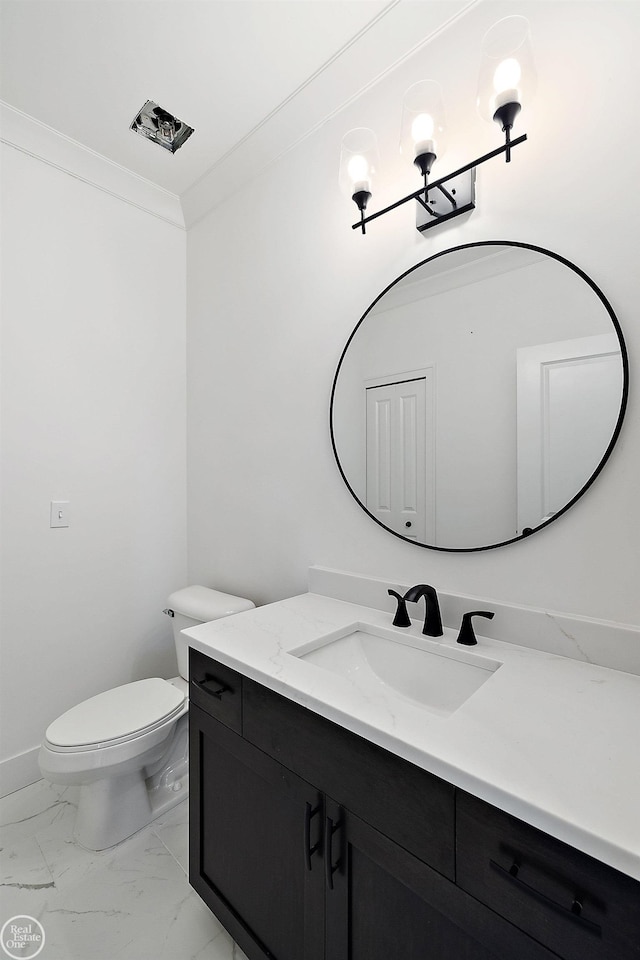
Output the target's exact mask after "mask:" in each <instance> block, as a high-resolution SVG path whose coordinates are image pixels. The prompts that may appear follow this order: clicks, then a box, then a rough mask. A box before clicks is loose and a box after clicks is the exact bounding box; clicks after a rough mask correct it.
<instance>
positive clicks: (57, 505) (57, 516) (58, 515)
mask: <svg viewBox="0 0 640 960" xmlns="http://www.w3.org/2000/svg"><path fill="white" fill-rule="evenodd" d="M49 526H50V527H68V526H69V501H68V500H52V501H51V513H50V516H49Z"/></svg>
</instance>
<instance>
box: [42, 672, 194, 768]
mask: <svg viewBox="0 0 640 960" xmlns="http://www.w3.org/2000/svg"><path fill="white" fill-rule="evenodd" d="M185 704H186V697H185V694H184V692H183V691H182V690H180V689H179V688H178V687H177V686H175V685H174V684H172V683H169V682H168V681H167V680H161V679H160V678H158V677H152V678H151V679H147V680H135V681H133V682H132V683H125V684H123V685H122V686H120V687H114V688H113V689H112V690H106V691H105V692H104V693H99V694H98V695H97V696H95V697H90V699H88V700H84V701H83V702H82V703H79V704H78V705H77V706H75V707H72V708H71V710H67V712H66V713H63V714H62V716H61V717H58V719H57V720H54V722H53V723H52V724H51V725H50V726H49V727H48V728H47V731H46V734H45V741H46V743H47V746H48V747H49V748H50V749H52V750H54V751H61V752H65V753H66V752H72V753H75V752H82V751H88V750H99V749H102V748H105V747H111V746H114V745H116V744H119V743H126V742H127V741H130V740H136V739H138V738H140V737H143V736H144V735H146V734H148V733H151V732H152V731H153V730H156V729H157V728H159V727H163V726H165V725H166V724H168V723H170V722H171V721H172V720H173V719H175V718H177V717H178V716H180V715H181V714H182V713H184V712H185V709H186V706H185Z"/></svg>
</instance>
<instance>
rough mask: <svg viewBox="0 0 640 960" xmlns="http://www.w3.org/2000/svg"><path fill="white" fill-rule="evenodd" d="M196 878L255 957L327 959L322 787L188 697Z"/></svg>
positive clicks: (198, 886) (192, 867)
mask: <svg viewBox="0 0 640 960" xmlns="http://www.w3.org/2000/svg"><path fill="white" fill-rule="evenodd" d="M190 724H191V728H190V734H191V737H190V739H191V759H190V764H191V766H190V769H191V785H190V817H191V840H190V851H189V854H190V868H189V879H190V882H191V884H192V886H193V887H194V888H195V889H196V890H197V892H198V893H199V894H200V896H201V897H202V899H203V900H204V901H205V903H207V905H208V906H209V907H210V908H211V909H212V910H213V912H214V913H215V914H216V916H217V917H218V919H219V920H220V921H221V922H222V923H223V924H224V925H225V926H226V927H227V929H228V930H229V932H230V933H231V935H232V936H233V937H234V939H235V940H236V941H237V942H238V943H239V944H240V946H241V947H242V949H243V950H244V951H245V953H247V955H248V956H249V958H251V960H254V958H266V957H269V958H274V960H322V958H323V957H324V949H323V938H324V931H323V914H324V874H323V863H322V847H321V831H322V828H323V803H322V797H321V795H320V794H319V793H318V791H317V790H315V789H314V788H313V787H311V786H310V785H309V784H307V783H305V781H304V780H302V779H300V777H297V776H296V775H295V774H293V773H291V772H290V771H289V770H287V769H285V768H284V767H283V766H281V764H279V763H277V761H274V760H273V759H271V758H270V757H267V756H266V755H265V754H263V753H262V752H261V751H260V750H258V749H256V748H255V747H253V746H252V745H251V744H248V743H246V742H245V741H244V740H242V738H241V737H239V736H238V735H237V734H235V733H234V732H233V731H231V730H229V729H228V728H227V727H225V726H224V725H222V724H221V723H219V722H218V721H217V720H214V719H212V718H211V717H209V716H208V715H207V714H206V713H204V712H203V711H202V710H199V709H198V708H197V707H196V706H195V705H193V704H192V705H191V707H190Z"/></svg>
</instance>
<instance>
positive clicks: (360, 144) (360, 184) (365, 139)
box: [339, 127, 380, 199]
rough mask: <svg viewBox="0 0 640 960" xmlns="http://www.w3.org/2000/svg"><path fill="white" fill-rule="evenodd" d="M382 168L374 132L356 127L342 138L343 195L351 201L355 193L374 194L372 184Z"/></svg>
mask: <svg viewBox="0 0 640 960" xmlns="http://www.w3.org/2000/svg"><path fill="white" fill-rule="evenodd" d="M379 167H380V155H379V152H378V141H377V138H376V135H375V133H374V132H373V130H369V128H368V127H356V129H355V130H350V131H349V133H346V134H345V135H344V137H343V138H342V146H341V149H340V173H339V183H340V190H341V191H342V193H343V194H344V195H345V196H346V197H349V199H351V198H352V197H353V195H354V193H358V192H359V191H362V190H366V191H368V192H369V193H373V190H372V184H373V182H374V179H375V176H376V174H377V172H378V169H379Z"/></svg>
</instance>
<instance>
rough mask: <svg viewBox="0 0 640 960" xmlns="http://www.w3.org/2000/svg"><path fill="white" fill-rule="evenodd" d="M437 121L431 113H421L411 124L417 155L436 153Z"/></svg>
mask: <svg viewBox="0 0 640 960" xmlns="http://www.w3.org/2000/svg"><path fill="white" fill-rule="evenodd" d="M434 127H435V123H434V121H433V117H432V116H431V115H430V114H429V113H419V114H418V116H417V117H416V118H415V120H414V121H413V123H412V124H411V137H412V139H413V142H414V144H415V151H416V157H419V156H420V155H421V154H423V153H435V152H436V150H435V144H434V142H433V139H432V138H433V131H434Z"/></svg>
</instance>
